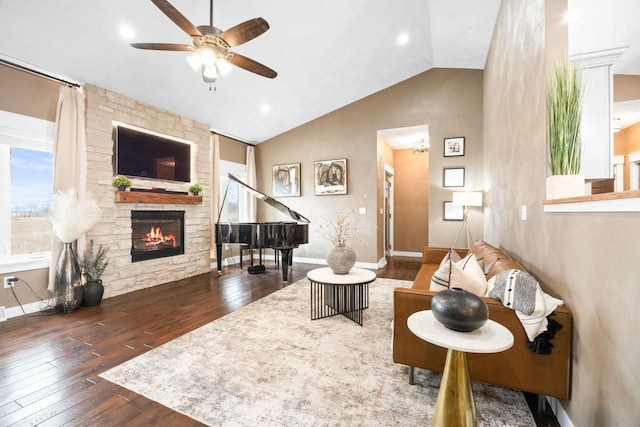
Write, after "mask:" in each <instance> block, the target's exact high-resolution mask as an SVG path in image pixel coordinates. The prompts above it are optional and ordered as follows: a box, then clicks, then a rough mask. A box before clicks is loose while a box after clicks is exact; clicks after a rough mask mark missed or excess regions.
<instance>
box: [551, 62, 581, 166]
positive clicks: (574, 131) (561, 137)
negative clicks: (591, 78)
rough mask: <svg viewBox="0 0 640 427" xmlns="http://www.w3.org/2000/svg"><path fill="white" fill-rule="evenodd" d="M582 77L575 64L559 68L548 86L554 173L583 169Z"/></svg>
mask: <svg viewBox="0 0 640 427" xmlns="http://www.w3.org/2000/svg"><path fill="white" fill-rule="evenodd" d="M582 92H583V86H582V79H581V76H580V73H579V71H578V70H577V69H576V68H575V67H569V66H568V65H566V64H564V65H562V66H559V67H557V68H556V70H555V73H554V75H553V77H552V78H551V79H550V81H549V84H548V87H547V143H548V145H549V168H550V169H551V175H576V174H579V173H580V161H581V157H582V145H581V141H580V108H581V103H582Z"/></svg>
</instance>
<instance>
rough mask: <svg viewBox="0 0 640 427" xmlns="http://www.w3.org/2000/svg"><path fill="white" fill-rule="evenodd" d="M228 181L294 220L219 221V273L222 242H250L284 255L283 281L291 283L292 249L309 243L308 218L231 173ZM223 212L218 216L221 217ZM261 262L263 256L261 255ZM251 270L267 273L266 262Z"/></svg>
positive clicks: (217, 232) (217, 235)
mask: <svg viewBox="0 0 640 427" xmlns="http://www.w3.org/2000/svg"><path fill="white" fill-rule="evenodd" d="M228 177H229V184H231V182H232V181H233V182H236V183H238V184H239V185H241V186H242V187H244V188H245V189H246V190H248V191H249V193H251V194H252V195H253V196H254V197H256V198H257V199H259V200H262V201H264V202H265V203H267V204H268V205H269V206H272V207H274V208H275V209H277V210H278V211H280V212H282V213H284V214H285V215H287V216H289V217H290V218H291V219H293V220H295V222H291V221H287V222H218V223H216V225H215V239H216V254H217V261H218V274H222V245H224V244H227V243H236V244H244V245H248V247H249V248H250V249H258V250H259V251H260V253H262V252H261V251H262V249H264V248H273V249H274V250H276V251H279V252H280V253H281V254H282V282H283V284H285V285H286V284H287V283H288V273H289V266H290V265H291V259H292V252H293V249H294V248H297V247H298V246H299V245H302V244H305V243H309V220H308V219H307V218H305V217H304V216H302V215H300V214H299V213H298V212H296V211H294V210H292V209H290V208H289V207H287V206H285V205H283V204H282V203H280V202H279V201H277V200H275V199H273V198H271V197H269V196H267V195H266V194H264V193H261V192H260V191H258V190H256V189H255V188H252V187H250V186H248V185H247V184H245V183H244V182H242V181H241V180H239V179H238V178H236V177H235V176H233V175H231V174H228ZM229 184H227V189H226V190H225V192H224V198H223V199H222V204H221V205H220V213H222V208H223V207H224V203H225V201H226V199H227V191H229ZM219 217H220V215H218V218H219ZM260 261H262V257H260ZM249 271H250V272H252V273H259V272H264V271H265V268H264V265H262V264H260V265H257V266H252V267H251V269H250V270H249Z"/></svg>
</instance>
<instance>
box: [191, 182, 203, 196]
mask: <svg viewBox="0 0 640 427" xmlns="http://www.w3.org/2000/svg"><path fill="white" fill-rule="evenodd" d="M189 191H190V192H191V193H192V194H193V195H194V196H197V195H198V194H200V193H201V192H202V185H200V184H193V185H192V186H191V187H189Z"/></svg>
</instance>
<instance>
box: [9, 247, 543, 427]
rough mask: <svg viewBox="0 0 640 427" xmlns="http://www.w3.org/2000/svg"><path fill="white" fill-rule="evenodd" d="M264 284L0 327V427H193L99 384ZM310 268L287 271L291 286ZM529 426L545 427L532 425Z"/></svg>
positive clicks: (269, 281) (237, 280)
mask: <svg viewBox="0 0 640 427" xmlns="http://www.w3.org/2000/svg"><path fill="white" fill-rule="evenodd" d="M266 265H267V271H266V273H265V274H257V275H249V274H247V272H246V268H245V269H243V270H240V269H239V267H238V266H230V267H225V268H224V269H223V274H222V276H220V277H218V274H217V273H216V272H212V273H211V274H205V275H200V276H196V277H193V278H189V279H185V280H180V281H177V282H172V283H168V284H165V285H160V286H155V287H153V288H148V289H144V290H140V291H136V292H133V293H130V294H126V295H120V296H117V297H113V298H108V299H105V300H103V301H102V303H101V304H100V305H99V306H96V307H80V308H79V309H78V310H77V311H76V312H74V313H72V314H47V313H38V314H31V315H27V316H21V317H18V318H13V319H9V320H8V321H6V322H3V323H0V337H1V338H0V425H2V426H26V425H38V426H61V425H69V426H79V425H92V426H102V425H104V426H114V425H118V426H121V425H132V426H142V425H144V426H147V425H162V426H173V425H175V426H195V425H201V424H200V423H198V422H196V421H194V420H192V419H191V418H188V417H186V416H184V415H182V414H179V413H177V412H174V411H172V410H170V409H168V408H166V407H164V406H162V405H160V404H158V403H156V402H153V401H151V400H149V399H146V398H145V397H143V396H140V395H137V394H136V393H133V392H131V391H129V390H127V389H125V388H122V387H120V386H117V385H115V384H113V383H110V382H108V381H106V380H103V379H102V378H100V377H99V376H98V375H99V374H100V373H102V372H104V371H106V370H108V369H110V368H112V367H114V366H117V365H119V364H121V363H123V362H125V361H127V360H129V359H131V358H133V357H135V356H137V355H139V354H142V353H144V352H146V351H148V350H150V349H152V348H154V347H157V346H159V345H162V344H164V343H166V342H168V341H171V340H172V339H174V338H176V337H178V336H180V335H182V334H184V333H186V332H189V331H191V330H193V329H196V328H198V327H200V326H202V325H204V324H206V323H209V322H211V321H212V320H215V319H217V318H219V317H222V316H224V315H225V314H227V313H230V312H232V311H234V310H236V309H238V308H240V307H242V306H244V305H246V304H249V303H250V302H252V301H255V300H257V299H260V298H262V297H264V296H266V295H268V294H270V293H272V292H275V291H277V290H278V289H280V288H281V287H282V282H281V276H280V272H279V271H280V270H279V269H277V268H275V266H273V264H270V262H269V261H267V263H266ZM317 267H318V265H314V264H301V263H295V265H294V269H293V271H292V272H291V273H290V277H289V279H290V282H291V283H293V282H295V281H297V280H299V279H301V278H303V277H305V276H306V273H307V272H308V271H309V270H311V269H314V268H317ZM419 267H420V262H419V260H418V259H416V258H403V257H396V258H391V259H390V261H389V264H388V265H387V266H386V267H385V268H383V269H380V270H378V273H377V274H378V277H386V278H394V279H402V280H413V278H414V277H415V274H416V273H417V271H418V269H419ZM538 425H544V426H547V425H553V424H546V423H544V424H540V423H538Z"/></svg>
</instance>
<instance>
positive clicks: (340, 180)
mask: <svg viewBox="0 0 640 427" xmlns="http://www.w3.org/2000/svg"><path fill="white" fill-rule="evenodd" d="M313 173H314V181H315V182H314V184H315V185H314V187H315V193H316V196H325V195H337V194H347V159H336V160H319V161H316V162H314V168H313Z"/></svg>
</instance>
